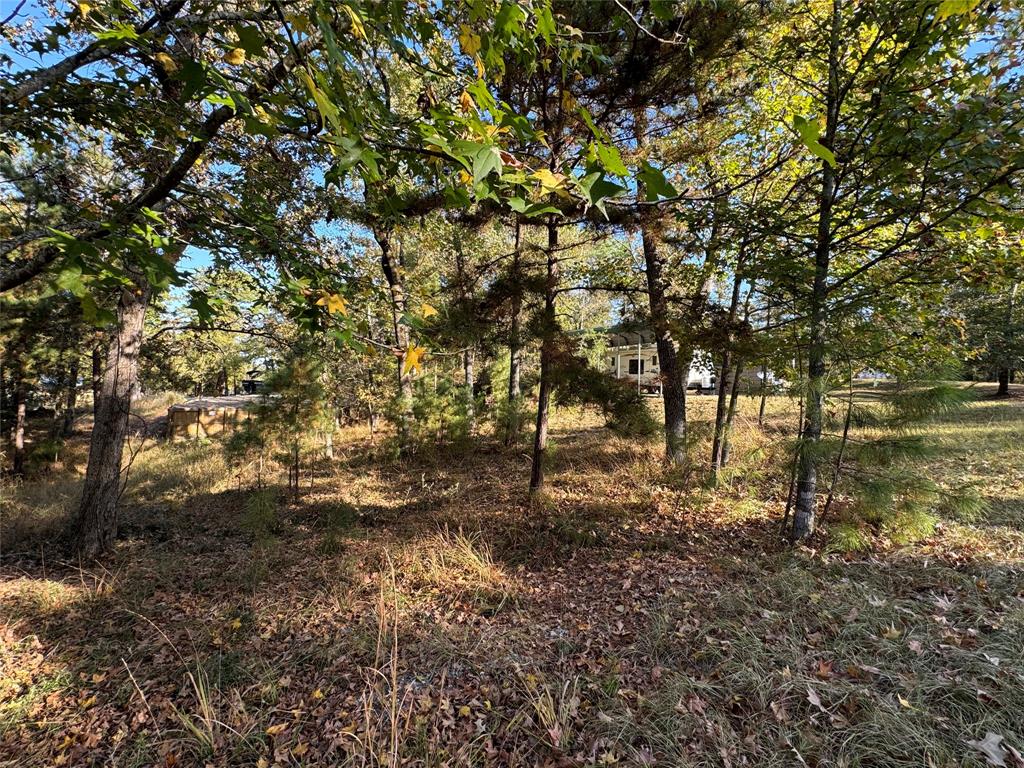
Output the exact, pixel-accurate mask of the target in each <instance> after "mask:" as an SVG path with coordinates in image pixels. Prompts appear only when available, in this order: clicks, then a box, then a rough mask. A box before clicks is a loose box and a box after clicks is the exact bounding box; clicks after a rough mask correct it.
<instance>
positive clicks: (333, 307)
mask: <svg viewBox="0 0 1024 768" xmlns="http://www.w3.org/2000/svg"><path fill="white" fill-rule="evenodd" d="M316 305H317V306H318V307H327V311H328V312H330V313H331V314H332V315H333V314H335V313H339V314H342V315H348V309H347V306H346V302H345V298H344V297H343V296H339V295H338V294H336V293H328V292H327V291H324V292H323V294H322V295H321V296H320V298H319V299H317V300H316Z"/></svg>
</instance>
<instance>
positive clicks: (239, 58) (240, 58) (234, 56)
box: [224, 48, 245, 67]
mask: <svg viewBox="0 0 1024 768" xmlns="http://www.w3.org/2000/svg"><path fill="white" fill-rule="evenodd" d="M224 61H226V62H227V63H228V64H231V65H232V66H236V67H238V66H241V65H242V64H245V49H244V48H232V49H231V50H230V51H228V52H227V53H225V54H224Z"/></svg>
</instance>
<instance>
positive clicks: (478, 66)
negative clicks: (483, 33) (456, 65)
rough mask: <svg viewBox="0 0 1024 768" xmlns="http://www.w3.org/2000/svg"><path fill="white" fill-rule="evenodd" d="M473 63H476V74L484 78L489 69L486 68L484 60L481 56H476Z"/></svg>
mask: <svg viewBox="0 0 1024 768" xmlns="http://www.w3.org/2000/svg"><path fill="white" fill-rule="evenodd" d="M473 63H474V64H475V65H476V76H477V77H479V78H480V79H481V80H483V79H484V75H486V74H487V71H486V70H485V69H484V62H483V60H482V59H481V58H480V57H479V56H474V57H473Z"/></svg>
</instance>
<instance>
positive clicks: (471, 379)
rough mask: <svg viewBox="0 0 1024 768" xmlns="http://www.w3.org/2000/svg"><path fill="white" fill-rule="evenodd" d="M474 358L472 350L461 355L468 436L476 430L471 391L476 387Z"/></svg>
mask: <svg viewBox="0 0 1024 768" xmlns="http://www.w3.org/2000/svg"><path fill="white" fill-rule="evenodd" d="M475 357H476V354H475V352H474V351H473V349H472V348H468V349H466V350H464V351H463V353H462V376H463V380H464V382H465V388H466V431H467V432H469V433H470V434H472V433H473V430H474V429H475V428H476V401H475V400H474V398H473V389H474V388H475V386H476V379H475V376H474V374H473V362H474V358H475Z"/></svg>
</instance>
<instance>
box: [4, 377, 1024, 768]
mask: <svg viewBox="0 0 1024 768" xmlns="http://www.w3.org/2000/svg"><path fill="white" fill-rule="evenodd" d="M868 394H870V393H868ZM983 394H984V393H983ZM712 400H713V398H697V397H695V398H692V399H691V402H690V415H691V418H692V419H693V420H694V422H695V424H696V425H697V428H696V429H695V430H694V431H695V433H696V434H697V435H698V437H697V438H695V440H694V444H693V445H692V451H693V456H694V459H695V462H694V465H693V466H692V467H691V468H689V469H683V470H671V471H669V470H666V469H665V468H664V467H663V465H662V464H661V461H660V455H659V450H660V447H659V443H658V441H657V440H652V441H643V440H632V439H627V438H623V437H620V436H615V435H612V434H610V433H608V432H607V431H605V430H603V429H601V428H600V423H601V420H600V418H599V417H597V416H596V415H593V414H589V413H585V412H582V413H581V412H576V411H571V412H570V411H559V412H557V413H556V414H555V417H554V419H553V421H552V432H553V440H554V441H555V444H556V445H557V448H556V449H555V450H554V451H553V452H552V461H551V466H550V468H549V478H550V482H549V485H548V488H547V489H546V491H545V492H544V494H542V495H541V496H540V497H537V498H534V499H530V498H529V497H528V495H527V494H526V493H525V484H526V480H527V477H528V473H529V464H528V460H527V458H526V457H524V455H523V453H522V448H521V447H515V448H510V449H506V448H504V447H503V446H501V445H500V442H499V441H498V440H494V439H491V438H481V439H480V441H479V442H478V443H477V444H475V445H474V446H473V447H472V450H470V451H468V452H467V451H466V449H465V446H462V447H460V446H446V447H440V448H437V449H436V450H431V451H423V452H421V453H420V454H418V455H416V456H415V457H413V458H411V459H406V460H404V461H402V462H399V461H397V460H394V459H392V458H388V456H389V450H388V448H387V446H386V441H381V439H380V437H379V436H378V438H377V440H376V443H375V444H374V445H371V444H370V443H369V439H368V435H366V434H365V429H362V428H360V429H354V430H352V431H351V434H348V435H346V436H345V438H346V439H344V440H342V439H339V440H338V441H337V444H338V445H339V453H340V454H342V456H341V458H339V459H338V460H336V461H335V462H333V463H328V462H322V463H320V464H318V465H316V466H315V467H312V470H313V474H314V475H315V477H314V480H315V482H314V484H313V488H312V490H308V488H307V486H306V485H305V484H304V487H303V492H302V495H301V496H300V498H299V499H298V500H297V501H293V500H292V499H291V497H290V496H289V495H288V494H285V493H283V492H282V486H283V485H284V474H283V471H281V472H280V473H279V475H275V472H277V471H278V469H279V468H276V467H269V468H267V471H266V472H265V473H264V479H265V480H266V479H269V481H270V484H269V486H268V487H267V488H264V489H262V490H260V489H256V488H255V487H254V483H253V479H252V478H250V477H248V476H247V475H243V476H242V477H237V476H236V475H235V474H234V473H233V470H232V469H231V468H230V467H229V465H227V464H226V463H225V462H224V460H223V458H222V454H221V452H220V448H219V446H218V445H217V444H198V443H193V444H177V445H168V444H164V443H162V442H159V441H157V440H147V441H146V442H145V444H144V445H143V447H142V449H141V450H140V451H139V453H138V454H137V456H136V457H135V459H134V463H133V465H132V470H131V473H130V478H129V483H128V489H127V490H126V495H125V505H124V506H125V509H124V515H123V516H124V521H125V537H124V540H123V541H122V543H121V544H120V545H119V550H118V552H117V553H116V555H115V556H114V557H113V558H112V559H111V560H110V561H108V562H107V563H105V566H104V568H103V569H99V568H96V569H82V568H80V566H79V564H77V563H69V562H65V561H64V559H63V555H62V553H61V550H60V549H59V548H58V547H56V546H53V545H52V544H51V543H50V542H49V539H48V537H49V536H50V533H51V532H52V531H59V530H62V529H63V528H64V527H65V526H66V524H67V520H68V517H69V515H70V514H71V513H72V512H73V509H74V501H75V494H76V491H77V488H78V484H79V483H80V482H81V481H80V477H81V471H82V470H83V468H84V467H83V466H82V458H83V457H84V441H85V440H86V435H79V436H77V437H75V438H73V439H72V440H71V441H70V442H69V443H68V444H66V445H65V447H64V448H63V453H62V461H61V463H60V464H59V465H58V466H48V467H47V468H46V469H45V470H41V471H40V474H39V475H38V476H36V477H34V478H31V479H29V480H28V481H26V482H23V483H20V484H18V485H16V486H8V487H6V488H5V489H3V493H4V499H3V501H4V511H3V515H2V519H0V534H2V542H3V544H4V561H3V565H2V569H0V766H6V765H11V766H13V765H18V766H22V765H27V766H43V765H47V766H48V765H54V764H57V765H80V764H81V765H85V764H104V765H114V766H135V765H152V764H160V763H163V764H174V763H176V764H178V765H192V764H203V763H207V762H208V763H212V764H216V765H254V764H256V765H263V764H267V765H270V764H274V763H277V764H281V765H318V764H325V763H326V764H337V765H349V766H384V765H388V766H393V765H397V764H404V765H415V766H440V765H485V766H513V765H516V766H518V765H564V766H589V765H629V766H647V765H658V766H661V765H674V766H722V765H743V764H746V765H765V766H773V765H778V766H784V765H785V766H789V765H807V766H813V765H836V766H876V765H878V766H881V765H885V766H921V765H932V766H960V765H964V766H983V765H985V758H984V755H983V754H982V752H981V751H980V750H979V749H978V748H977V746H974V744H976V743H977V742H979V741H981V740H983V739H985V738H986V735H987V734H988V733H990V732H991V733H994V734H997V735H999V736H1001V737H1002V738H1003V742H1002V743H1003V745H1004V746H1005V748H1006V749H1009V748H1011V747H1012V748H1014V749H1017V750H1024V732H1022V727H1021V720H1020V716H1019V713H1020V712H1021V711H1024V631H1022V630H1024V588H1022V584H1024V569H1022V563H1024V441H1021V440H1020V435H1021V434H1024V400H1022V399H1020V398H1017V399H1011V400H994V399H987V398H984V397H983V398H981V399H979V400H978V401H977V402H975V403H973V404H971V405H970V407H969V408H968V409H967V410H965V411H963V412H961V413H957V414H946V415H944V416H943V417H942V418H939V419H937V420H935V421H933V422H929V423H927V424H925V425H924V426H923V427H921V428H920V432H919V434H920V435H921V437H922V439H923V440H924V441H927V442H928V443H929V444H930V445H931V446H932V447H933V448H935V449H936V450H934V451H932V452H930V453H929V454H928V455H926V456H921V457H920V459H919V460H917V463H915V464H913V467H912V471H913V472H914V473H915V474H916V475H918V476H920V477H921V478H927V479H931V480H932V481H934V482H935V483H936V484H937V485H938V486H939V487H940V488H941V489H942V490H943V493H946V496H942V494H940V495H939V496H937V497H936V499H937V501H936V503H935V504H934V505H932V506H929V507H927V508H926V509H924V511H923V514H924V515H925V516H926V517H924V518H922V519H919V520H916V521H904V522H905V523H907V525H904V526H900V527H899V529H898V530H896V529H894V530H891V531H890V530H886V529H885V528H884V526H881V525H873V524H871V523H870V521H861V522H856V521H855V520H853V519H852V518H849V517H846V516H844V514H843V507H842V505H839V506H838V507H837V509H838V513H837V514H836V515H835V516H834V518H833V519H831V520H827V521H826V524H825V527H826V530H825V531H823V532H822V534H821V535H820V536H819V537H817V538H816V539H814V540H812V541H811V542H810V543H809V546H807V547H800V548H796V549H793V548H790V547H788V546H786V545H785V544H784V543H782V542H781V541H780V540H779V537H778V534H777V531H778V523H779V519H780V517H781V513H782V509H783V506H784V503H785V498H784V490H785V485H786V481H787V480H788V464H787V462H786V457H785V453H784V451H785V448H786V447H787V446H788V445H789V444H790V443H789V440H790V439H791V438H792V436H793V432H794V429H795V421H796V418H795V417H796V412H795V408H794V406H793V404H792V403H791V402H789V401H787V400H785V399H783V398H772V399H771V400H770V402H769V409H768V420H767V422H766V424H765V425H764V427H763V428H762V427H759V426H758V424H757V421H756V412H757V401H756V400H755V399H747V398H743V399H741V406H742V410H741V412H740V414H739V416H738V419H737V428H736V434H735V437H734V447H733V464H732V467H731V469H730V471H729V473H727V474H724V475H722V476H720V477H719V481H718V483H716V484H715V485H713V486H712V485H711V484H708V483H705V482H703V480H704V479H705V478H704V477H703V475H702V472H701V471H700V466H701V462H702V460H703V457H705V456H706V455H707V453H708V449H709V445H708V434H707V430H706V429H701V427H700V425H701V423H704V422H707V420H708V419H709V418H710V416H711V411H712V408H713V403H712ZM154 402H158V400H157V399H155V400H154ZM653 406H656V403H653V402H652V407H653ZM155 407H156V406H154V408H155ZM965 489H966V490H965ZM947 492H948V493H947ZM954 497H955V498H956V499H957V502H956V503H951V502H950V501H949V499H952V498H954ZM968 497H969V498H968ZM965 499H966V500H965ZM879 519H889V518H888V517H881V518H879ZM911 522H912V523H913V525H910V524H909V523H911ZM907 531H909V534H907V535H905V536H904V534H906V533H907ZM1010 755H1011V753H1010V752H1007V757H1006V762H1007V764H1008V765H1012V764H1013V762H1012V761H1013V759H1014V758H1012V757H1011V756H1010Z"/></svg>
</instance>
